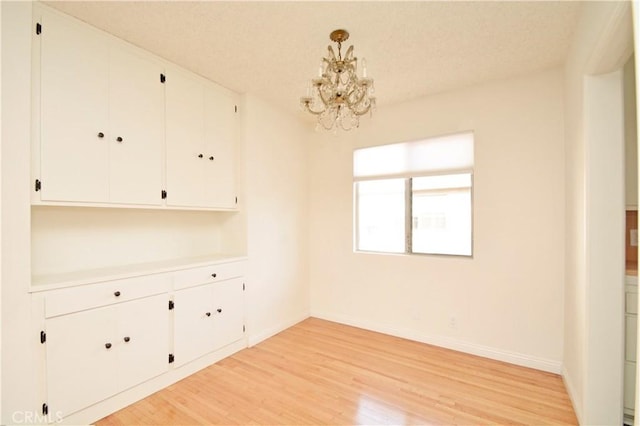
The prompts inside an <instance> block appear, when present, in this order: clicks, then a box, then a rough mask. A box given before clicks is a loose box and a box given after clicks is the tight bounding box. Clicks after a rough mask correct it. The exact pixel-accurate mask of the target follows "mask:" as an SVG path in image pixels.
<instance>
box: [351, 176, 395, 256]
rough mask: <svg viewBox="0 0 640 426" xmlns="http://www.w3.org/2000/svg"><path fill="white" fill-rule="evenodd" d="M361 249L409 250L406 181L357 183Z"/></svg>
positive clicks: (389, 180) (392, 180)
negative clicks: (406, 228) (406, 222)
mask: <svg viewBox="0 0 640 426" xmlns="http://www.w3.org/2000/svg"><path fill="white" fill-rule="evenodd" d="M356 197H357V201H356V203H357V214H356V223H357V236H356V239H357V242H356V245H357V248H358V250H364V251H381V252H389V253H403V252H404V251H405V180H404V179H384V180H370V181H362V182H358V183H356Z"/></svg>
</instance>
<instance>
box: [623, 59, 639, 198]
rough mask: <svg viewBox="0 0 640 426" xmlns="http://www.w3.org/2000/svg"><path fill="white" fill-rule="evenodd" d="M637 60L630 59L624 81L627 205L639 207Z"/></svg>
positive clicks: (624, 72) (624, 71) (625, 66)
mask: <svg viewBox="0 0 640 426" xmlns="http://www.w3.org/2000/svg"><path fill="white" fill-rule="evenodd" d="M634 62H635V58H634V57H633V56H632V57H631V58H629V60H628V61H627V63H626V64H625V65H624V68H623V81H624V141H625V151H624V164H625V166H624V169H625V181H624V183H625V185H624V188H625V204H626V205H627V206H629V207H637V206H638V124H637V119H636V112H637V111H636V110H637V108H636V69H635V64H634Z"/></svg>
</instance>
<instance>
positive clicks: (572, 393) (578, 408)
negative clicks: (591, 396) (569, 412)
mask: <svg viewBox="0 0 640 426" xmlns="http://www.w3.org/2000/svg"><path fill="white" fill-rule="evenodd" d="M561 376H562V381H563V382H564V387H565V389H566V390H567V395H569V399H570V400H571V405H573V412H574V413H576V417H577V418H578V424H579V425H581V424H584V423H583V422H582V404H579V400H578V393H577V392H576V388H575V386H574V385H573V380H571V376H570V375H569V372H568V371H567V367H566V366H562V374H561Z"/></svg>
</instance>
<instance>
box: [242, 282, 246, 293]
mask: <svg viewBox="0 0 640 426" xmlns="http://www.w3.org/2000/svg"><path fill="white" fill-rule="evenodd" d="M244 290H245V286H244V283H242V291H244Z"/></svg>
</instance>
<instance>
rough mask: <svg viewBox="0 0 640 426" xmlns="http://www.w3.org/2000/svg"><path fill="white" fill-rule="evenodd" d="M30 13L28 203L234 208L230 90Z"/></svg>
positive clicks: (233, 101)
mask: <svg viewBox="0 0 640 426" xmlns="http://www.w3.org/2000/svg"><path fill="white" fill-rule="evenodd" d="M36 10H37V12H36V14H37V19H38V23H39V27H38V30H37V31H36V33H37V34H36V35H35V36H34V37H36V39H35V46H36V52H39V54H36V55H35V56H34V66H35V67H36V68H35V69H34V75H35V76H36V80H34V89H35V90H34V106H35V108H34V121H35V123H36V125H34V130H35V131H34V153H35V154H34V161H33V165H34V172H33V174H34V179H35V184H34V191H35V196H34V199H33V200H34V203H36V204H38V203H40V204H67V205H69V204H81V205H84V204H89V205H95V204H98V205H140V206H141V207H144V206H149V207H152V206H156V207H170V208H196V209H234V208H235V207H236V187H235V173H236V161H237V160H236V145H237V138H238V128H237V127H238V121H239V120H238V118H237V116H238V114H237V104H238V102H237V95H236V94H234V93H232V92H230V91H228V90H227V89H224V88H222V87H220V86H218V85H216V84H214V83H212V82H210V81H207V80H205V79H203V78H201V77H198V76H196V75H195V74H193V73H190V72H188V71H186V70H183V69H181V68H179V67H177V66H175V65H173V64H170V63H167V62H166V61H163V60H162V59H160V58H157V57H155V56H153V55H151V54H149V53H147V52H144V51H141V50H140V49H137V48H135V47H133V46H131V45H129V44H127V43H125V42H123V41H122V40H119V39H116V38H114V37H112V36H110V35H107V34H105V33H102V32H100V31H98V30H96V29H94V28H91V27H89V26H87V25H86V24H83V23H80V22H79V21H76V20H75V19H73V18H70V17H66V16H64V15H61V14H59V13H57V12H51V11H49V10H48V9H47V8H44V7H42V8H37V9H36ZM166 70H168V71H166ZM165 116H166V117H165Z"/></svg>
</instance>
